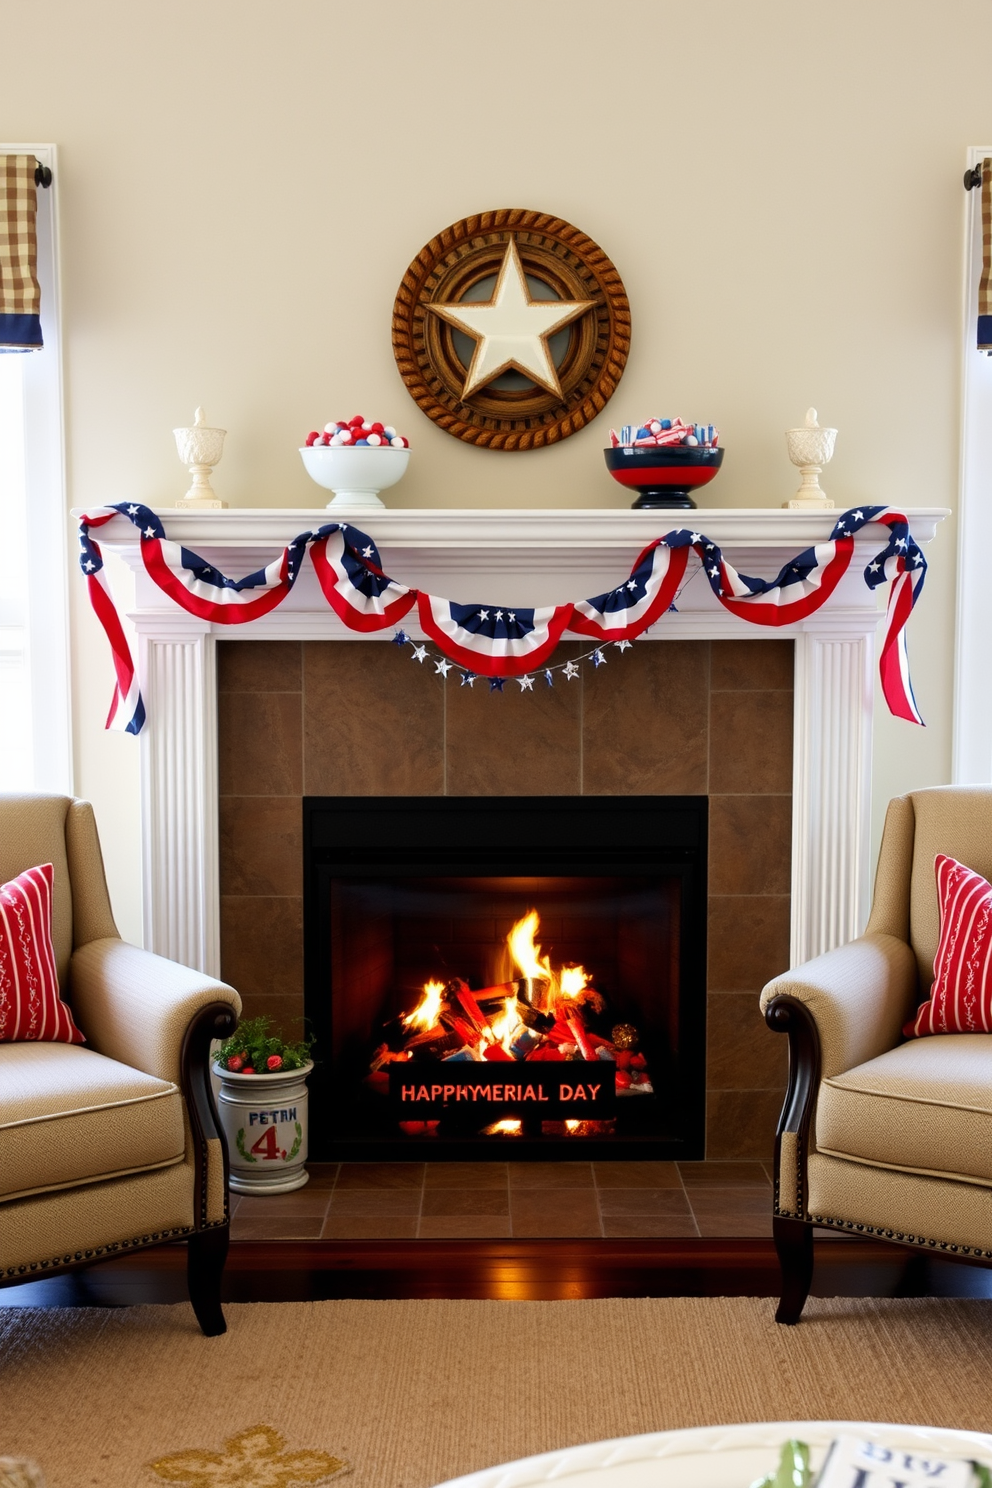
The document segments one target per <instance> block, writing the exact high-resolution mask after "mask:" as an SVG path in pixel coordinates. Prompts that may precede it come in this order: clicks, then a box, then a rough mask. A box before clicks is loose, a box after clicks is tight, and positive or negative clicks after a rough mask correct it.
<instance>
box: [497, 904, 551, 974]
mask: <svg viewBox="0 0 992 1488" xmlns="http://www.w3.org/2000/svg"><path fill="white" fill-rule="evenodd" d="M540 923H541V922H540V919H539V918H538V913H537V910H536V909H532V910H531V911H530V913H529V914H526V915H524V917H523V919H522V920H518V921H517V923H516V924H515V925H514V927H513V929H512V930H511V931H510V933H509V935H508V936H507V937H506V943H507V945H508V946H509V949H510V955H511V956H512V957H513V960H514V962H515V963H516V966H517V970H518V971H519V972H520V974H521V976H525V977H531V978H535V979H536V980H537V981H542V982H543V981H550V980H551V975H552V972H551V963H550V962H549V960H548V958H547V956H543V957H542V955H541V947H540V946H539V945H535V944H534V931H535V930H536V929H537V927H538V925H539V924H540Z"/></svg>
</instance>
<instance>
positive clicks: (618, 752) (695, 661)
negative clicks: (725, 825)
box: [582, 641, 709, 796]
mask: <svg viewBox="0 0 992 1488" xmlns="http://www.w3.org/2000/svg"><path fill="white" fill-rule="evenodd" d="M708 715H709V650H708V644H707V643H706V642H703V643H702V644H701V645H700V644H699V643H698V642H692V641H673V642H670V643H668V644H666V645H664V646H648V645H639V646H638V645H635V646H634V647H633V648H632V649H631V650H630V651H626V652H624V654H623V655H622V656H617V657H612V656H611V658H610V660H609V664H608V665H607V666H605V667H601V668H600V669H599V671H598V672H597V673H596V675H595V678H594V679H593V680H592V681H591V682H590V684H589V686H588V687H585V686H584V689H583V728H582V782H583V792H584V794H586V795H593V796H641V795H644V796H651V795H673V796H682V795H684V796H693V795H705V794H706V792H707V788H708V785H707V763H708V756H709V741H708Z"/></svg>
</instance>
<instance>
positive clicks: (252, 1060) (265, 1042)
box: [214, 1017, 314, 1075]
mask: <svg viewBox="0 0 992 1488" xmlns="http://www.w3.org/2000/svg"><path fill="white" fill-rule="evenodd" d="M271 1027H272V1019H271V1018H265V1017H262V1018H245V1019H244V1020H243V1021H242V1022H240V1023H239V1024H238V1026H237V1028H236V1029H235V1030H234V1032H233V1033H232V1034H231V1037H230V1038H229V1039H228V1040H227V1042H226V1043H225V1044H222V1045H221V1047H220V1048H219V1049H218V1050H217V1052H216V1053H215V1054H214V1060H215V1062H216V1064H217V1067H218V1069H219V1070H221V1071H226V1072H229V1073H231V1074H232V1075H279V1074H282V1073H283V1072H284V1071H286V1070H295V1069H302V1068H303V1066H304V1065H305V1064H307V1063H308V1062H309V1060H310V1050H311V1049H312V1048H313V1043H314V1041H313V1039H312V1038H303V1039H297V1041H296V1042H295V1043H291V1042H287V1040H286V1039H284V1038H283V1037H282V1036H281V1034H278V1033H272V1032H270V1029H271Z"/></svg>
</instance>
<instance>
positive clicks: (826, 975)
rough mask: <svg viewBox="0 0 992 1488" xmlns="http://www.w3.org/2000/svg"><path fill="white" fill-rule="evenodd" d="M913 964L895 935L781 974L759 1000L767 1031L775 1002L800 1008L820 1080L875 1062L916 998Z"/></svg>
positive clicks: (855, 943)
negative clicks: (816, 1050)
mask: <svg viewBox="0 0 992 1488" xmlns="http://www.w3.org/2000/svg"><path fill="white" fill-rule="evenodd" d="M916 988H917V978H916V958H915V956H914V954H913V951H912V948H911V947H910V946H908V945H907V944H906V942H905V941H903V940H898V939H897V938H896V937H895V936H894V935H883V934H875V935H863V936H861V938H860V939H859V940H852V941H851V942H850V944H849V945H845V946H838V947H837V949H836V950H835V951H827V952H826V954H825V955H823V956H817V957H815V958H814V959H813V960H812V961H807V962H806V964H805V965H804V966H799V967H797V968H796V969H795V970H794V971H787V972H784V973H783V975H782V976H778V977H776V978H775V980H774V981H771V982H769V983H768V985H767V987H765V989H764V991H763V992H762V994H761V1010H762V1012H763V1013H764V1014H765V1016H766V1018H768V1021H769V1022H770V1023H771V1026H772V1027H774V1026H775V1024H774V1022H772V1020H771V1019H770V1018H769V1011H770V1008H771V1004H772V1003H773V1002H774V1000H775V999H776V998H778V997H788V998H792V999H794V1000H795V1001H796V1002H800V1003H802V1004H803V1006H804V1007H805V1008H806V1009H807V1011H808V1012H809V1014H810V1016H811V1018H812V1020H813V1023H814V1024H815V1027H816V1032H817V1034H818V1035H819V1042H820V1050H821V1059H822V1074H823V1077H824V1078H825V1079H829V1078H830V1076H831V1075H837V1074H841V1073H842V1072H843V1071H844V1070H849V1069H853V1068H854V1066H855V1065H857V1064H864V1063H865V1061H866V1060H868V1059H875V1058H876V1057H877V1056H878V1055H879V1054H884V1053H885V1051H886V1050H887V1049H894V1048H895V1046H896V1044H897V1043H898V1042H899V1036H900V1033H901V1032H902V1025H903V1024H904V1023H905V1022H906V1019H907V1018H908V1017H909V1016H910V1014H911V1012H912V1010H913V1000H914V998H915V996H916Z"/></svg>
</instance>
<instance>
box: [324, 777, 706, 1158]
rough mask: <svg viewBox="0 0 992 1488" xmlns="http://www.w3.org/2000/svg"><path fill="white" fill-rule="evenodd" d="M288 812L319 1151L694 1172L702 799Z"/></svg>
mask: <svg viewBox="0 0 992 1488" xmlns="http://www.w3.org/2000/svg"><path fill="white" fill-rule="evenodd" d="M304 807H305V833H304V835H305V841H306V853H307V897H306V906H307V909H306V915H307V921H306V951H307V967H306V989H307V1015H308V1018H309V1020H310V1022H311V1025H312V1027H313V1029H314V1031H315V1033H316V1034H317V1038H318V1055H319V1057H320V1058H321V1064H320V1065H319V1066H318V1070H317V1071H316V1072H315V1078H314V1080H313V1081H312V1088H313V1122H312V1148H313V1150H314V1156H315V1157H321V1158H325V1159H327V1160H335V1159H344V1160H347V1159H351V1160H363V1159H364V1160H375V1159H388V1158H409V1159H417V1160H420V1159H423V1158H428V1159H430V1158H432V1157H433V1158H441V1157H443V1158H447V1159H449V1160H450V1159H453V1158H459V1157H464V1158H469V1157H471V1158H478V1157H493V1158H499V1157H506V1156H507V1155H512V1156H514V1157H538V1156H540V1157H542V1158H547V1157H552V1156H562V1157H566V1158H568V1157H571V1158H577V1157H579V1156H581V1157H584V1158H588V1157H607V1156H616V1157H620V1156H630V1155H637V1156H641V1157H661V1156H664V1157H675V1156H679V1157H683V1158H691V1157H697V1156H702V1127H703V1089H704V1070H703V1041H704V978H703V966H704V956H705V946H704V938H705V928H704V927H705V916H704V910H705V837H706V830H705V828H706V801H705V799H704V798H696V797H688V798H657V797H649V798H640V799H639V798H627V799H625V800H623V801H622V802H614V801H606V800H603V799H600V798H592V799H589V798H581V797H580V798H551V799H550V800H549V799H548V798H535V799H520V798H515V799H513V800H511V801H489V800H484V801H479V800H475V799H471V798H457V799H455V798H442V799H440V800H429V799H422V798H415V799H413V800H407V799H401V800H397V801H395V802H390V801H387V800H383V799H381V798H379V799H375V800H368V801H365V800H357V799H354V798H352V799H350V800H347V801H328V800H325V799H323V798H321V799H319V800H314V799H308V800H307V801H305V803H304Z"/></svg>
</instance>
